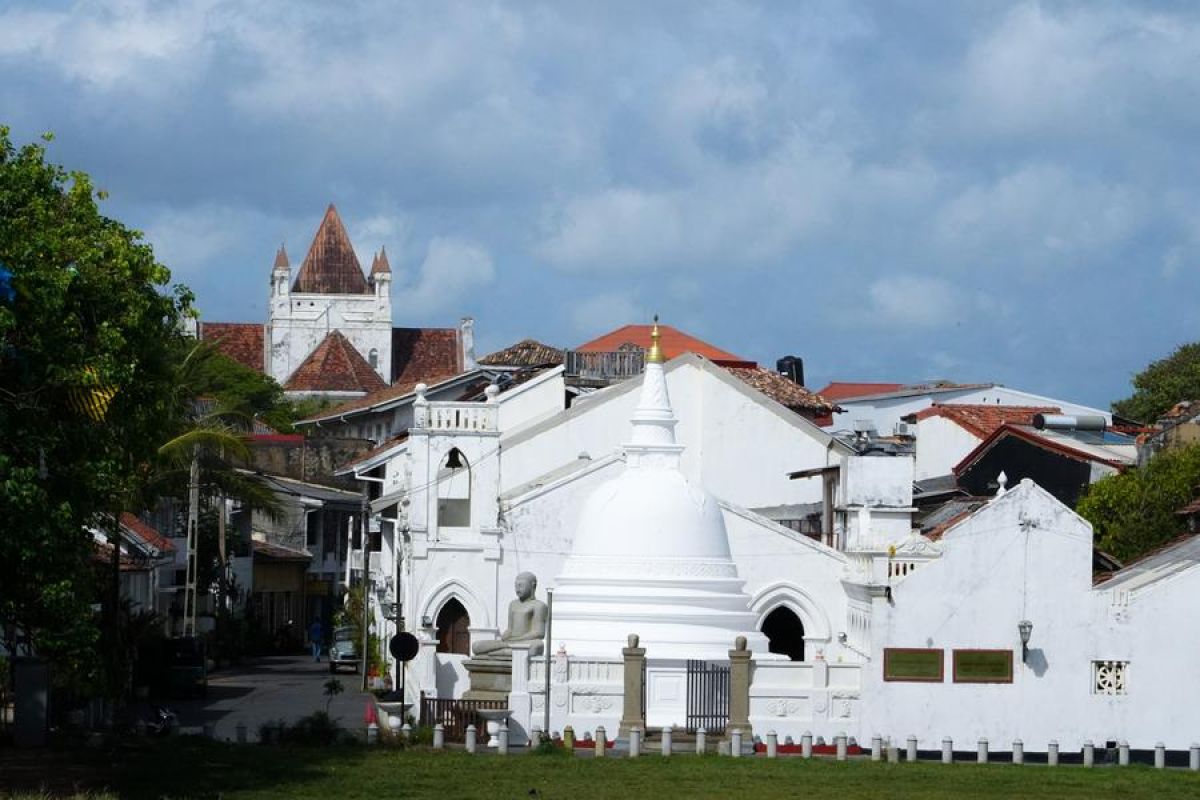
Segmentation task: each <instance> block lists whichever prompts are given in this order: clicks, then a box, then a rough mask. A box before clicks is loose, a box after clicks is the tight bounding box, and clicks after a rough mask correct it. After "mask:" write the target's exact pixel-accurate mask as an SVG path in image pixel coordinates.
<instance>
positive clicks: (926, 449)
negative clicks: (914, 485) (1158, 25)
mask: <svg viewBox="0 0 1200 800" xmlns="http://www.w3.org/2000/svg"><path fill="white" fill-rule="evenodd" d="M916 433H917V459H916V480H923V479H924V478H936V477H938V476H940V475H949V474H950V473H951V471H953V469H954V467H955V465H956V464H958V462H960V461H962V460H963V459H964V458H966V456H967V454H968V453H970V452H971V451H972V450H974V449H975V448H976V447H977V446H978V445H979V443H980V442H982V441H983V440H982V439H980V438H979V437H978V436H976V435H975V434H973V433H971V432H970V431H968V430H967V429H966V428H964V427H963V426H961V425H959V424H957V423H955V422H951V421H950V420H948V419H946V418H945V417H928V418H927V419H923V420H920V421H918V422H917V425H916Z"/></svg>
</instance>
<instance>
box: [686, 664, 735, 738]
mask: <svg viewBox="0 0 1200 800" xmlns="http://www.w3.org/2000/svg"><path fill="white" fill-rule="evenodd" d="M728 723H729V665H728V664H718V663H714V662H712V661H697V660H694V659H688V662H687V729H688V730H689V731H696V730H698V729H700V728H704V730H705V731H707V732H708V733H718V734H720V733H724V732H725V726H726V725H727V724H728Z"/></svg>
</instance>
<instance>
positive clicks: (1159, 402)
mask: <svg viewBox="0 0 1200 800" xmlns="http://www.w3.org/2000/svg"><path fill="white" fill-rule="evenodd" d="M1133 388H1134V392H1133V394H1132V395H1130V396H1129V397H1127V398H1125V399H1124V400H1118V401H1117V402H1115V403H1113V404H1112V409H1113V411H1114V412H1116V413H1117V414H1120V415H1121V416H1122V417H1128V418H1129V419H1136V420H1138V421H1140V422H1144V423H1147V424H1150V423H1153V422H1155V421H1156V420H1157V419H1158V418H1159V417H1161V416H1162V415H1163V414H1164V413H1166V412H1167V411H1169V410H1170V409H1171V407H1172V406H1174V405H1175V404H1176V403H1178V402H1179V401H1181V400H1200V342H1194V343H1192V344H1185V345H1181V346H1180V347H1179V348H1177V349H1176V350H1175V352H1174V353H1172V354H1171V355H1169V356H1167V357H1166V358H1162V359H1159V360H1158V361H1154V362H1152V363H1151V364H1150V366H1148V367H1146V368H1145V369H1144V370H1142V371H1141V372H1139V373H1138V374H1137V375H1134V376H1133Z"/></svg>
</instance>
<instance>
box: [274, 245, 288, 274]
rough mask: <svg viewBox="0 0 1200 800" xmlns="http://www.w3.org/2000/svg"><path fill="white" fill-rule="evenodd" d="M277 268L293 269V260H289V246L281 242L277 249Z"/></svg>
mask: <svg viewBox="0 0 1200 800" xmlns="http://www.w3.org/2000/svg"><path fill="white" fill-rule="evenodd" d="M274 266H275V269H291V267H292V262H290V261H288V254H287V248H285V247H284V246H283V243H282V242H280V244H279V249H278V250H276V251H275V265H274Z"/></svg>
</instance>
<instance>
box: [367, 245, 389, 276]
mask: <svg viewBox="0 0 1200 800" xmlns="http://www.w3.org/2000/svg"><path fill="white" fill-rule="evenodd" d="M371 274H372V275H391V274H392V265H391V264H389V263H388V257H387V248H386V247H381V248H379V254H378V255H376V256H375V258H374V259H373V260H372V261H371Z"/></svg>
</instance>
